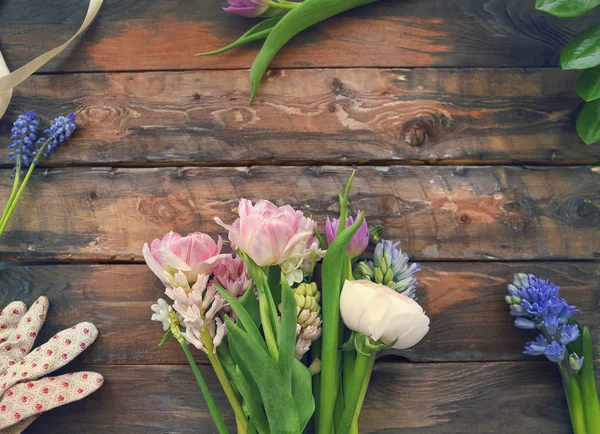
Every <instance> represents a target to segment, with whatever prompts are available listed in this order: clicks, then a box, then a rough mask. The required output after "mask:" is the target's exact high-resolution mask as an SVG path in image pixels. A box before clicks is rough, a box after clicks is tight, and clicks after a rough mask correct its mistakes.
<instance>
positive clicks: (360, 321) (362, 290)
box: [340, 280, 429, 350]
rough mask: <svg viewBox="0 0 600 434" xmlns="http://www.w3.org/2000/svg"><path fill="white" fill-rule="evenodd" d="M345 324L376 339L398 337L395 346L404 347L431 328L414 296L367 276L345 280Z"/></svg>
mask: <svg viewBox="0 0 600 434" xmlns="http://www.w3.org/2000/svg"><path fill="white" fill-rule="evenodd" d="M340 311H341V314H342V318H343V320H344V323H345V324H346V327H348V328H349V329H350V330H353V331H356V332H359V333H362V334H364V335H366V336H369V337H371V338H372V339H374V340H378V339H381V340H382V341H384V342H393V341H394V340H395V339H396V338H398V341H397V342H396V343H395V344H394V347H393V348H396V349H399V350H404V349H406V348H410V347H412V346H414V345H416V344H417V343H419V341H420V340H421V339H423V336H425V335H426V334H427V332H428V331H429V318H428V317H427V315H425V313H424V312H423V308H422V307H421V306H420V305H419V304H418V303H417V302H416V301H414V300H413V299H411V298H409V297H406V296H404V295H401V294H398V293H397V292H396V291H394V290H393V289H390V288H388V287H387V286H384V285H379V284H377V283H373V282H371V281H368V280H353V281H350V280H346V282H345V283H344V287H343V288H342V295H341V298H340Z"/></svg>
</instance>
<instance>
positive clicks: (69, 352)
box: [0, 297, 104, 434]
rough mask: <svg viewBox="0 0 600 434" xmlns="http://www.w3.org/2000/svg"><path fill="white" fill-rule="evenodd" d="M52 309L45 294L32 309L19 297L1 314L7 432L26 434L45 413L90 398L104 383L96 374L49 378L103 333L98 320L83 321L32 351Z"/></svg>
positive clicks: (0, 428) (2, 419) (2, 408)
mask: <svg viewBox="0 0 600 434" xmlns="http://www.w3.org/2000/svg"><path fill="white" fill-rule="evenodd" d="M47 311H48V299H47V298H46V297H40V298H38V299H37V301H36V302H35V303H34V304H33V306H31V308H30V309H29V310H27V307H26V306H25V304H24V303H22V302H20V301H15V302H13V303H11V304H9V305H8V306H7V307H5V308H4V310H3V311H2V312H1V313H0V372H2V374H0V433H2V434H12V433H20V432H22V431H23V430H24V429H25V428H27V426H29V424H31V422H33V421H34V420H35V418H36V417H37V416H39V415H40V414H41V413H43V412H44V411H48V410H51V409H53V408H56V407H59V406H61V405H64V404H68V403H70V402H73V401H78V400H80V399H82V398H85V397H86V396H88V395H89V394H90V393H92V392H94V391H96V390H97V389H98V388H99V387H100V386H102V383H103V382H104V378H103V377H102V375H100V374H97V373H95V372H77V373H70V374H65V375H60V376H57V377H44V375H47V374H50V373H52V372H53V371H55V370H57V369H60V368H62V367H63V366H64V365H66V364H67V363H69V362H70V361H71V360H73V359H74V358H75V357H77V356H78V355H79V354H81V352H82V351H83V350H85V349H86V348H87V347H89V346H90V345H91V344H93V343H94V341H95V340H96V337H97V336H98V330H97V329H96V327H95V326H94V324H91V323H88V322H82V323H80V324H77V325H76V326H73V327H71V328H70V329H66V330H63V331H61V332H60V333H58V334H56V335H55V336H53V337H52V338H51V339H50V340H49V341H48V342H46V343H45V344H44V345H42V346H40V347H38V348H36V349H35V350H33V351H31V348H32V347H33V343H34V341H35V338H36V337H37V335H38V332H39V330H40V329H41V328H42V325H43V324H44V321H45V320H46V312H47ZM42 377H44V378H42ZM40 378H41V379H40ZM36 380H37V381H36Z"/></svg>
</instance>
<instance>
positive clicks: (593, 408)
mask: <svg viewBox="0 0 600 434" xmlns="http://www.w3.org/2000/svg"><path fill="white" fill-rule="evenodd" d="M583 357H584V360H583V367H582V368H581V371H580V372H579V378H580V380H581V381H580V383H581V396H582V398H583V409H584V414H585V424H586V428H587V430H588V433H600V404H599V403H598V391H597V390H596V379H595V377H594V349H593V346H592V335H591V334H590V329H588V328H587V327H584V328H583Z"/></svg>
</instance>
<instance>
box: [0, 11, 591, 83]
mask: <svg viewBox="0 0 600 434" xmlns="http://www.w3.org/2000/svg"><path fill="white" fill-rule="evenodd" d="M2 3H3V4H2V9H0V17H1V20H2V22H3V26H2V28H1V29H0V40H1V41H2V49H3V50H4V51H5V52H6V57H7V59H8V62H9V64H10V65H11V67H16V66H21V65H22V64H24V63H25V62H26V61H28V60H31V59H32V58H34V57H35V56H37V55H39V54H41V53H42V52H44V51H46V50H49V49H51V48H54V47H55V46H56V45H58V44H59V43H61V42H63V41H64V40H65V39H66V35H70V34H72V33H74V31H75V29H76V28H77V27H78V26H79V24H80V23H81V21H82V19H83V15H84V13H85V7H84V5H78V6H77V7H74V5H73V3H72V2H69V1H68V0H57V1H54V2H52V3H49V2H23V1H19V0H6V1H4V2H2ZM224 4H226V3H225V2H224V1H223V2H215V1H213V0H196V1H186V0H173V1H169V2H168V3H166V2H162V1H159V0H154V1H144V2H143V3H141V2H137V1H135V0H108V1H105V4H104V6H103V8H102V10H101V11H100V14H99V16H98V19H97V21H96V23H95V24H94V25H93V26H92V27H91V29H90V30H89V31H88V32H87V34H86V36H85V39H84V40H83V41H81V42H80V43H78V44H77V45H75V46H74V47H73V48H72V49H70V50H68V52H66V53H64V54H63V55H62V56H61V59H62V61H57V62H53V64H52V65H51V66H49V67H48V68H46V69H45V70H46V71H92V70H106V71H117V70H118V71H133V70H135V71H139V70H165V69H168V70H173V69H205V68H208V69H215V68H219V69H220V68H247V67H249V66H250V64H251V62H252V60H253V58H254V56H255V53H256V51H257V50H256V48H257V46H254V47H252V48H250V49H240V50H236V51H234V52H230V53H227V54H224V55H221V56H219V57H213V58H202V59H200V58H196V57H194V54H195V53H197V52H199V51H206V50H212V49H215V48H218V47H221V46H223V45H225V44H227V43H229V42H231V41H232V40H234V39H235V38H237V37H238V36H239V35H241V34H242V33H243V32H245V31H246V30H247V29H248V28H249V27H250V25H251V24H253V21H249V20H247V19H243V18H239V17H233V16H230V15H228V14H225V13H224V12H222V11H221V6H223V5H224ZM599 17H600V12H599V11H597V10H596V11H594V12H592V13H590V14H588V15H587V16H584V17H581V18H577V19H571V20H560V19H557V18H554V17H551V16H549V15H547V14H544V13H541V12H536V11H535V10H534V2H533V1H518V0H517V1H515V0H492V1H486V2H482V1H480V0H451V1H444V0H428V1H422V0H404V1H401V2H400V1H381V2H378V3H376V4H373V5H369V6H367V7H363V8H361V9H357V10H355V11H353V12H351V13H347V14H345V15H343V16H341V17H338V18H336V19H333V20H329V21H327V22H325V23H323V24H321V25H318V26H316V27H315V28H313V29H311V30H309V31H308V32H306V33H305V34H302V35H300V36H299V37H298V38H297V39H296V40H295V41H293V42H292V43H291V44H290V45H289V46H288V47H286V48H285V49H284V50H283V51H282V53H281V55H279V56H277V58H276V59H275V62H274V66H275V67H278V68H279V67H341V66H344V67H351V66H392V67H400V66H404V67H409V66H411V67H413V66H484V65H485V66H502V67H505V66H549V65H558V56H559V52H560V49H561V48H562V47H563V46H564V45H566V43H567V42H568V41H569V40H570V39H572V38H573V37H574V36H575V35H576V34H578V33H579V32H581V31H582V30H583V29H585V28H586V27H588V26H590V25H592V24H595V23H597V22H598V18H599Z"/></svg>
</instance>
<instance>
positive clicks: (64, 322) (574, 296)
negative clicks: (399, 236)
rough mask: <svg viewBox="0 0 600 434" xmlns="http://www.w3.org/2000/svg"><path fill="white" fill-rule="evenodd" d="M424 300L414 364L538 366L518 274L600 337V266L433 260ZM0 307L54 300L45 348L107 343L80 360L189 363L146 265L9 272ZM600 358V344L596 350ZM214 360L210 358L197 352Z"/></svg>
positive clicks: (404, 354) (2, 279) (425, 275)
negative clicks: (513, 297) (154, 313)
mask: <svg viewBox="0 0 600 434" xmlns="http://www.w3.org/2000/svg"><path fill="white" fill-rule="evenodd" d="M421 265H422V266H423V271H422V272H421V273H420V274H419V279H420V281H421V285H420V287H419V290H418V295H419V302H420V303H421V304H422V305H423V307H424V309H425V311H426V312H427V314H428V315H429V317H430V318H431V330H430V332H429V334H428V335H427V336H426V337H425V339H424V340H423V341H422V342H421V343H419V345H417V346H416V347H415V348H413V349H410V350H406V351H396V352H393V355H395V356H399V357H401V358H404V359H408V360H410V361H413V362H431V361H437V362H448V361H453V362H456V361H500V360H530V361H531V360H539V358H537V357H528V356H524V355H522V354H521V352H522V351H523V346H524V344H525V342H526V341H528V340H531V339H533V338H534V337H535V336H534V334H532V333H529V332H526V331H522V330H518V329H516V328H514V327H513V326H512V321H513V319H512V318H511V317H510V316H509V315H508V308H507V306H506V304H505V302H504V295H505V294H506V285H507V283H508V282H509V281H511V280H512V276H513V275H514V274H515V273H517V272H521V271H523V272H527V273H533V274H536V275H538V276H539V277H542V278H552V280H553V281H554V282H555V283H556V284H558V285H560V286H561V295H562V296H563V297H565V298H566V299H567V300H568V301H569V303H571V304H575V305H577V306H578V307H579V308H580V309H581V310H582V311H583V314H582V315H579V318H580V320H581V322H582V323H583V324H586V325H587V326H589V327H590V329H591V330H592V333H593V334H594V336H597V335H598V333H600V309H599V307H600V290H599V289H598V288H599V287H600V264H598V263H560V262H551V263H535V264H532V263H519V262H516V263H512V262H511V263H494V264H491V263H445V262H436V263H426V264H421ZM0 288H1V289H0V306H5V305H7V304H8V303H9V302H11V301H14V300H22V301H24V302H25V303H26V304H27V305H29V304H31V303H32V302H33V301H35V300H36V299H37V298H38V297H39V296H41V295H46V296H48V298H49V299H50V305H51V307H50V311H49V312H50V313H49V315H48V319H47V320H46V324H45V326H44V328H43V329H42V333H41V335H40V338H39V343H43V342H45V341H46V339H49V338H50V337H52V336H53V335H54V334H55V333H57V332H59V331H60V330H63V329H65V328H68V327H70V326H72V325H74V324H76V323H78V322H81V321H91V322H93V323H94V324H96V326H97V327H98V330H99V332H100V334H99V338H98V340H97V341H96V343H95V344H94V346H92V347H91V348H90V349H89V350H87V351H85V352H84V353H83V355H82V356H81V357H80V358H81V359H82V361H84V362H86V363H94V364H126V365H127V364H167V363H168V364H173V363H175V364H185V363H186V360H185V357H184V355H183V353H182V352H181V349H180V348H179V346H178V345H177V343H176V342H174V341H173V342H170V343H167V344H165V345H164V346H163V347H160V348H158V347H157V344H158V342H160V340H161V339H162V336H163V331H162V327H161V326H160V324H158V323H155V322H150V315H151V311H150V305H151V304H153V303H155V302H156V299H157V298H159V297H164V298H166V296H165V295H164V293H163V292H164V288H163V287H162V286H161V284H160V282H159V281H158V279H157V278H156V277H155V276H154V275H153V274H152V273H151V272H150V271H149V270H148V269H147V267H146V266H145V265H61V266H56V265H47V266H27V267H21V266H16V267H8V268H5V269H3V270H2V271H0ZM595 349H596V351H598V347H597V346H596V348H595ZM196 354H197V356H198V359H199V360H201V361H202V362H203V363H206V359H205V358H204V356H202V355H200V353H199V352H196Z"/></svg>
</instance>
